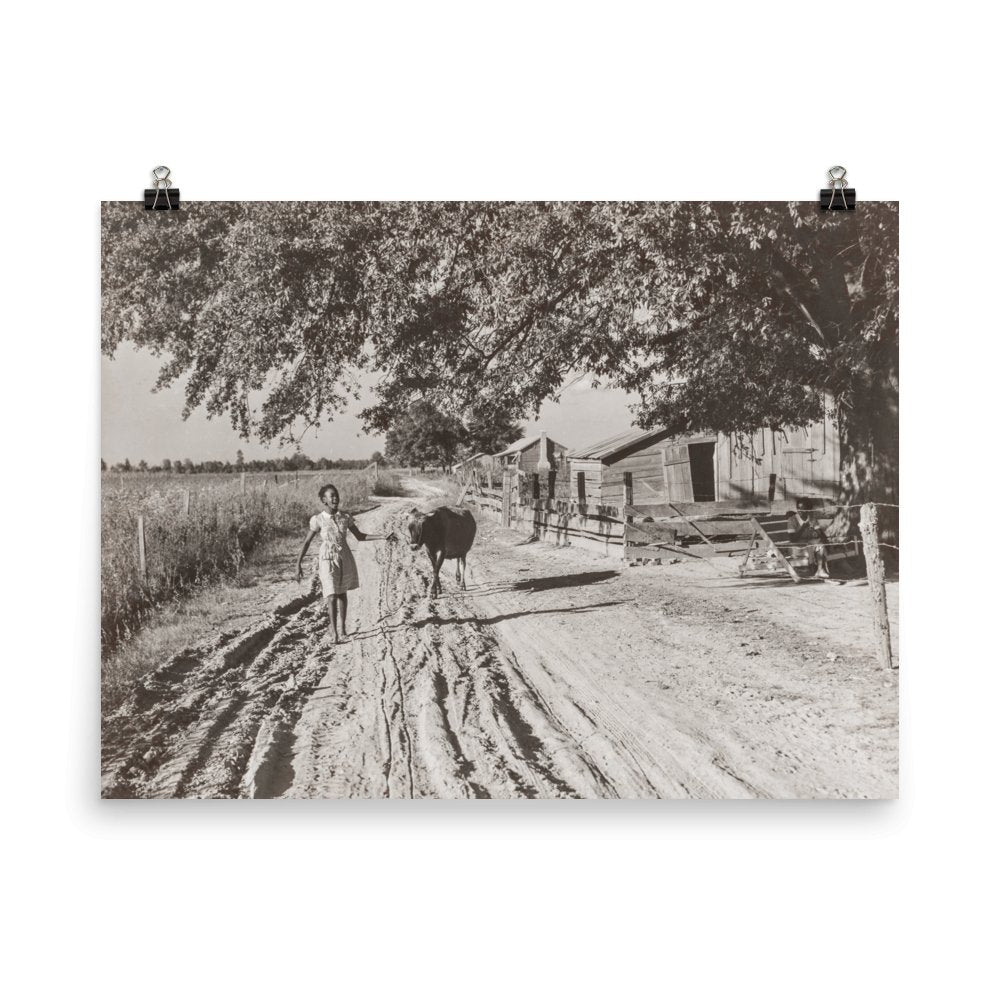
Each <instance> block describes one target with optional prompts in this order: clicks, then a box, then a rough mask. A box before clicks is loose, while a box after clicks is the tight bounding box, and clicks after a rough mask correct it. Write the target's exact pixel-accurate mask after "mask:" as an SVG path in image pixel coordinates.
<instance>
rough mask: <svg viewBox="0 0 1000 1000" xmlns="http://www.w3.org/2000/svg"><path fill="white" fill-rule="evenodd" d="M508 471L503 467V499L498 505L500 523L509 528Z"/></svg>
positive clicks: (509, 480) (509, 479) (509, 481)
mask: <svg viewBox="0 0 1000 1000" xmlns="http://www.w3.org/2000/svg"><path fill="white" fill-rule="evenodd" d="M510 487H511V476H510V469H509V468H507V467H506V466H504V470H503V499H502V501H501V505H500V523H501V524H502V525H503V526H504V527H505V528H509V527H510Z"/></svg>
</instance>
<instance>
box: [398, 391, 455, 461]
mask: <svg viewBox="0 0 1000 1000" xmlns="http://www.w3.org/2000/svg"><path fill="white" fill-rule="evenodd" d="M464 437H465V428H464V427H463V426H462V424H461V422H460V421H459V420H458V419H457V418H456V417H454V416H452V415H451V414H447V413H444V412H442V411H441V410H439V409H437V407H435V406H434V405H433V403H430V402H428V401H427V400H417V401H416V402H414V403H412V404H411V405H410V406H409V407H408V408H407V410H406V412H405V413H403V414H401V415H400V416H399V417H398V418H397V419H396V421H395V422H394V423H393V425H392V426H391V427H390V428H389V431H388V433H387V434H386V438H385V449H386V452H387V453H388V455H389V458H390V460H391V461H393V462H396V463H397V464H399V465H416V466H419V467H420V468H421V469H423V468H426V467H427V466H429V465H430V466H434V467H435V468H439V469H447V468H448V467H449V466H450V465H451V464H452V463H453V462H454V461H455V457H456V456H457V455H458V452H459V449H460V448H461V446H462V442H463V439H464Z"/></svg>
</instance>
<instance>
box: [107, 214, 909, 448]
mask: <svg viewBox="0 0 1000 1000" xmlns="http://www.w3.org/2000/svg"><path fill="white" fill-rule="evenodd" d="M149 214H150V213H144V212H143V211H142V209H141V207H140V206H136V205H133V204H119V203H115V204H108V205H105V207H104V213H103V234H104V255H103V278H104V296H103V317H104V323H103V344H104V349H105V351H107V352H109V353H110V352H113V351H114V349H115V348H116V347H117V345H118V344H119V343H121V342H122V341H123V340H128V341H131V342H133V343H135V344H138V345H140V346H145V347H148V348H150V349H152V350H153V351H156V352H161V353H163V354H164V355H165V358H166V360H165V364H164V367H163V370H162V372H161V376H160V381H161V383H167V382H170V381H172V380H173V379H176V378H179V377H180V376H182V375H185V374H186V375H187V384H186V394H187V406H188V410H190V409H192V408H193V407H195V406H197V405H199V404H201V403H204V404H205V406H206V407H207V409H208V412H209V413H210V414H216V415H217V414H222V413H228V415H229V416H230V419H231V420H232V422H233V425H234V426H235V427H236V428H237V429H238V430H239V431H240V432H241V433H242V434H244V435H245V436H250V435H251V434H258V435H259V436H261V437H262V438H263V439H272V438H274V437H278V436H281V437H283V438H286V439H291V438H293V437H294V436H295V434H296V433H297V431H298V428H300V427H301V426H302V424H303V423H304V424H306V425H309V424H314V423H318V422H320V421H322V420H323V419H327V418H330V417H331V416H332V415H333V414H335V413H336V412H338V410H340V409H342V408H343V407H344V406H345V405H346V404H347V402H348V401H349V400H350V399H351V398H357V397H358V381H357V378H358V373H359V372H360V371H361V370H368V371H370V372H375V373H377V374H378V384H377V387H376V397H377V398H376V402H375V403H374V404H373V405H372V406H370V407H368V408H367V410H365V411H364V413H363V416H364V419H365V421H366V423H367V426H368V427H369V428H371V429H377V430H387V429H388V428H389V427H391V426H393V424H394V422H396V421H397V420H398V418H399V417H400V415H402V414H404V413H406V412H407V409H408V407H409V406H410V405H411V403H413V401H414V400H415V399H422V400H424V401H426V402H427V403H428V404H430V405H432V406H436V407H437V409H439V410H440V411H441V412H443V413H448V414H452V415H454V417H455V419H456V420H460V419H461V420H466V421H468V422H470V423H471V421H472V417H473V414H474V413H475V412H476V411H478V412H480V413H487V414H494V415H495V414H498V413H505V414H508V415H509V417H510V419H514V420H516V419H519V418H522V417H524V416H527V415H528V414H530V413H532V412H537V409H538V407H539V406H540V405H541V403H542V402H543V401H544V400H545V399H547V398H550V397H552V396H553V395H555V394H556V393H558V391H559V387H560V386H561V385H562V384H563V382H564V380H565V378H566V377H567V375H568V374H570V373H573V372H582V371H586V372H591V373H593V374H594V375H596V376H597V377H599V378H601V379H604V380H607V381H609V382H611V383H613V384H615V385H618V386H621V387H623V388H626V389H630V390H633V391H635V392H637V393H638V394H639V397H640V403H639V405H638V407H637V410H636V418H637V420H638V422H640V423H641V424H643V425H645V426H651V425H653V424H662V425H665V426H666V427H668V428H669V429H671V430H674V431H677V432H683V431H687V430H698V429H707V428H711V429H715V430H722V431H737V432H750V431H752V430H754V429H755V428H757V427H760V426H779V425H801V424H803V423H806V422H808V421H809V420H812V419H815V418H816V417H817V416H818V415H819V414H820V411H821V409H822V407H823V406H824V405H830V406H831V407H832V408H833V409H835V410H836V411H837V412H838V414H839V415H840V416H841V418H842V426H843V428H844V430H845V434H846V436H847V438H848V442H849V452H851V454H852V455H856V454H860V451H864V450H869V451H874V453H875V454H876V455H879V456H881V458H880V459H879V460H880V461H885V462H887V463H888V464H889V465H890V466H894V462H895V457H894V456H895V451H894V449H895V440H894V434H893V432H892V428H894V427H895V407H896V398H897V391H898V362H897V354H898V323H899V317H898V260H897V246H898V212H897V207H896V206H895V205H894V204H886V203H863V204H861V205H859V206H858V209H857V211H856V212H853V213H820V212H819V211H818V209H817V208H816V207H815V206H814V205H804V204H797V203H741V202H734V203H728V202H727V203H705V202H670V203H651V202H621V203H617V202H616V203H589V202H572V203H533V202H518V203H507V202H489V203H239V204H237V203H234V204H219V203H210V204H204V205H199V204H197V203H192V204H189V205H188V207H187V208H186V210H184V211H182V212H179V213H157V217H156V218H155V219H150V218H149ZM256 398H262V399H263V402H262V403H261V404H260V406H259V409H257V408H255V406H254V404H253V400H254V399H256ZM486 450H490V449H486ZM862 464H867V466H868V467H869V468H870V467H871V464H872V456H871V455H870V454H869V455H867V457H865V458H864V459H863V463H862Z"/></svg>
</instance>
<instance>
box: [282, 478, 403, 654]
mask: <svg viewBox="0 0 1000 1000" xmlns="http://www.w3.org/2000/svg"><path fill="white" fill-rule="evenodd" d="M319 498H320V500H321V501H322V503H323V509H322V510H321V511H320V512H319V513H318V514H314V515H313V516H312V517H311V518H310V519H309V534H308V535H306V540H305V543H304V544H303V546H302V551H301V552H300V553H299V561H298V565H297V567H296V575H295V578H296V579H297V580H301V579H302V560H303V559H304V558H305V555H306V552H307V551H308V549H309V545H310V543H311V542H312V540H313V539H314V538H315V537H316V536H317V535H319V537H320V546H319V565H318V569H319V579H320V583H321V584H322V585H323V597H324V599H325V600H326V606H327V610H328V611H329V613H330V635H332V636H333V641H334V642H340V636H341V635H343V636H344V637H345V638H346V636H347V592H348V591H349V590H357V589H358V585H359V584H358V567H357V565H356V563H355V562H354V556H353V554H352V553H351V550H350V547H349V546H348V544H347V532H348V531H350V533H351V534H352V535H354V537H355V538H356V539H357V540H358V541H359V542H369V541H378V540H380V539H388V538H389V537H390V536H388V535H367V534H365V532H363V531H360V530H359V529H358V526H357V525H356V524H355V523H354V518H353V517H351V515H350V514H344V513H342V512H341V510H340V493H339V492H338V491H337V487H336V486H334V485H333V484H332V483H327V485H326V486H324V487H322V488H321V489H320V491H319ZM337 605H339V606H340V629H339V631H338V629H337Z"/></svg>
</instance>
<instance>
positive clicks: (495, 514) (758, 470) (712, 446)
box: [101, 202, 899, 799]
mask: <svg viewBox="0 0 1000 1000" xmlns="http://www.w3.org/2000/svg"><path fill="white" fill-rule="evenodd" d="M897 222H898V210H897V206H896V205H895V204H893V203H867V204H859V205H858V207H857V210H856V211H854V212H840V213H826V212H821V211H819V209H818V206H817V205H815V204H811V203H794V202H793V203H762V202H751V203H741V202H732V203H719V202H716V203H696V202H662V203H652V202H640V203H615V202H605V203H581V202H567V203H553V202H532V203H521V202H480V203H460V202H447V203H427V202H424V203H421V202H407V203H390V202H366V203H346V202H288V203H283V202H258V203H225V202H204V203H188V204H186V205H184V206H182V209H181V210H180V211H178V212H164V213H150V212H144V211H143V209H142V206H141V205H136V204H132V203H106V204H105V205H104V206H103V211H102V285H103V287H102V349H103V353H104V361H103V394H102V399H103V403H102V406H103V425H102V451H103V455H102V461H101V468H102V486H101V488H102V496H101V517H102V567H101V571H102V602H101V662H102V760H101V789H102V795H104V796H106V797H124V798H154V797H155V798H161V797H162V798H170V797H174V798H194V797H216V798H244V797H245V798H255V797H287V798H342V797H361V798H385V797H392V798H395V797H404V798H410V797H436V798H448V799H453V798H490V797H496V798H553V797H576V798H799V799H808V798H891V797H894V796H895V795H896V794H897V774H898V691H897V681H898V676H899V674H898V654H897V647H898V631H897V621H898V552H899V538H898V510H899V508H898V503H899V498H898V485H897V484H898V415H897V404H898V360H897V355H898V225H897Z"/></svg>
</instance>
